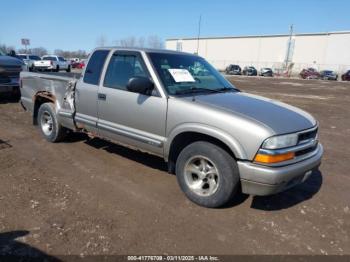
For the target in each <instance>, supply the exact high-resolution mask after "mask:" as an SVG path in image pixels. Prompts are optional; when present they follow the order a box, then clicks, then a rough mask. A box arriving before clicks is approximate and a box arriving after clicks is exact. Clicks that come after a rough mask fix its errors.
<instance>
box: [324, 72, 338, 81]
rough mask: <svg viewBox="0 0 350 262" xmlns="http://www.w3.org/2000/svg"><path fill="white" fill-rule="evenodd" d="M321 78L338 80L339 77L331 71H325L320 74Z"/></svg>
mask: <svg viewBox="0 0 350 262" xmlns="http://www.w3.org/2000/svg"><path fill="white" fill-rule="evenodd" d="M320 78H321V79H323V80H335V81H336V80H338V75H337V74H336V73H335V72H334V71H331V70H323V71H321V72H320Z"/></svg>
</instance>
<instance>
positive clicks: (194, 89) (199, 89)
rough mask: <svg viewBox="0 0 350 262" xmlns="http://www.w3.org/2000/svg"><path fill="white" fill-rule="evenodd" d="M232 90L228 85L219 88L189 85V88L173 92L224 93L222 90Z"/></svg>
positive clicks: (183, 93)
mask: <svg viewBox="0 0 350 262" xmlns="http://www.w3.org/2000/svg"><path fill="white" fill-rule="evenodd" d="M233 90H235V89H233V88H228V87H223V88H219V89H210V88H203V87H196V86H191V88H190V89H185V90H177V91H176V92H175V94H176V95H185V94H193V93H201V92H209V93H224V92H227V91H233Z"/></svg>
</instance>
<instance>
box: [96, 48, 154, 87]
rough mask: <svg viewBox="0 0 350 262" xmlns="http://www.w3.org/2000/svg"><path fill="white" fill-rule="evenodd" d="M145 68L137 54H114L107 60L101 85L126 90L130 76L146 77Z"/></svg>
mask: <svg viewBox="0 0 350 262" xmlns="http://www.w3.org/2000/svg"><path fill="white" fill-rule="evenodd" d="M146 72H147V71H146V68H145V66H144V64H143V62H142V59H141V57H139V56H138V55H129V54H127V55H124V54H114V55H113V56H112V58H111V61H110V62H109V65H108V69H107V72H106V76H105V80H104V83H103V85H104V86H105V87H111V88H116V89H121V90H127V89H126V85H127V83H128V81H129V79H130V78H132V77H135V76H144V77H147V76H148V74H147V73H146Z"/></svg>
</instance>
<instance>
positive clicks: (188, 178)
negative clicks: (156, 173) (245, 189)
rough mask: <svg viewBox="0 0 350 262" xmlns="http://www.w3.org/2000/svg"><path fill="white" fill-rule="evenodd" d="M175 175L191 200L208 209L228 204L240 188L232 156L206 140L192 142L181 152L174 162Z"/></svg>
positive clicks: (235, 164) (236, 168)
mask: <svg viewBox="0 0 350 262" xmlns="http://www.w3.org/2000/svg"><path fill="white" fill-rule="evenodd" d="M176 178H177V181H178V183H179V185H180V188H181V189H182V191H183V192H184V193H185V195H186V196H187V197H188V198H189V199H190V200H191V201H193V202H194V203H196V204H198V205H201V206H204V207H210V208H216V207H220V206H223V205H225V204H227V203H228V202H229V201H230V200H231V199H232V197H233V196H234V194H235V193H236V192H237V189H238V187H239V172H238V167H237V163H236V161H235V160H234V158H233V157H232V156H231V155H230V154H229V153H228V152H226V151H225V150H224V149H222V148H221V147H219V146H217V145H215V144H212V143H209V142H205V141H199V142H194V143H192V144H190V145H188V146H187V147H185V148H184V149H183V150H182V151H181V153H180V155H179V157H178V159H177V161H176Z"/></svg>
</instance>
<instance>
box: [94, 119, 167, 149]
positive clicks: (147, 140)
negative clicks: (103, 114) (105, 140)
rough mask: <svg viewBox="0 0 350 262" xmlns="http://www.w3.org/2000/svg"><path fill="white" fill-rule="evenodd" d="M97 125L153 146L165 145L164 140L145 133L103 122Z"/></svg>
mask: <svg viewBox="0 0 350 262" xmlns="http://www.w3.org/2000/svg"><path fill="white" fill-rule="evenodd" d="M97 127H98V128H101V129H103V130H105V131H108V132H112V133H114V134H116V135H120V136H125V137H127V138H131V139H133V140H136V141H139V142H142V143H145V144H148V145H151V146H155V147H163V141H160V140H157V139H154V138H150V137H147V136H144V135H140V134H136V133H134V132H130V131H128V130H125V129H122V128H115V127H112V126H110V125H106V124H103V123H97Z"/></svg>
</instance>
